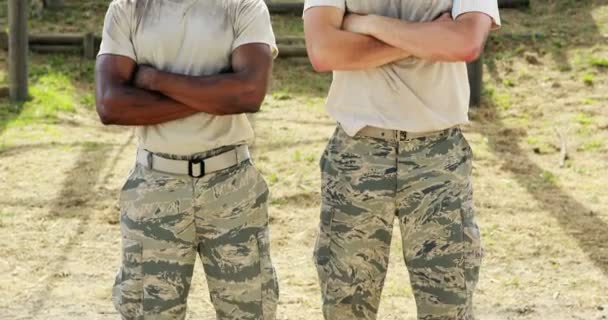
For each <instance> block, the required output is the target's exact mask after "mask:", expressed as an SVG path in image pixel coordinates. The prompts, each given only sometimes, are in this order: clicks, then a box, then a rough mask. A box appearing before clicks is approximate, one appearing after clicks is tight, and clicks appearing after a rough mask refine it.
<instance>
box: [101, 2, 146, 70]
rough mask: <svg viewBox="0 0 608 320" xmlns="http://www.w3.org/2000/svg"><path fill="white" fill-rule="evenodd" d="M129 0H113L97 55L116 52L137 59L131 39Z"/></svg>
mask: <svg viewBox="0 0 608 320" xmlns="http://www.w3.org/2000/svg"><path fill="white" fill-rule="evenodd" d="M126 3H127V2H124V1H122V2H119V1H113V2H112V3H111V4H110V7H109V9H108V12H107V13H106V18H105V22H104V24H103V32H102V36H101V46H100V49H99V53H98V54H97V56H100V55H102V54H115V55H120V56H125V57H128V58H131V59H133V60H134V61H136V60H137V58H136V55H135V48H134V47H133V42H132V41H131V19H132V16H131V14H129V12H127V11H128V8H127V7H126Z"/></svg>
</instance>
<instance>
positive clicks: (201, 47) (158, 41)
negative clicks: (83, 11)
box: [99, 0, 277, 155]
mask: <svg viewBox="0 0 608 320" xmlns="http://www.w3.org/2000/svg"><path fill="white" fill-rule="evenodd" d="M247 43H266V44H268V45H269V46H270V47H271V48H272V50H273V52H274V54H275V56H276V54H277V47H276V43H275V37H274V34H273V31H272V26H271V24H270V15H269V14H268V9H267V7H266V5H265V4H264V1H263V0H114V1H113V2H112V3H111V4H110V8H109V10H108V12H107V15H106V20H105V24H104V29H103V40H102V44H101V50H100V52H99V55H102V54H115V55H121V56H126V57H129V58H131V59H133V60H134V61H136V62H137V63H138V64H149V65H152V66H154V67H156V68H157V69H159V70H163V71H167V72H172V73H178V74H184V75H190V76H207V75H214V74H218V73H220V72H222V71H225V70H228V69H230V64H231V54H232V52H233V51H234V50H235V49H236V48H237V47H239V46H241V45H244V44H247ZM137 132H138V135H139V138H140V148H144V149H147V150H149V151H151V152H161V153H168V154H175V155H190V154H194V153H198V152H203V151H207V150H211V149H215V148H218V147H221V146H226V145H234V144H240V143H248V142H251V140H252V139H253V136H254V133H253V129H252V127H251V124H250V123H249V121H248V119H247V116H246V115H245V114H240V115H230V116H214V115H210V114H206V113H199V114H196V115H193V116H191V117H188V118H184V119H180V120H176V121H171V122H167V123H163V124H160V125H154V126H142V127H138V128H137Z"/></svg>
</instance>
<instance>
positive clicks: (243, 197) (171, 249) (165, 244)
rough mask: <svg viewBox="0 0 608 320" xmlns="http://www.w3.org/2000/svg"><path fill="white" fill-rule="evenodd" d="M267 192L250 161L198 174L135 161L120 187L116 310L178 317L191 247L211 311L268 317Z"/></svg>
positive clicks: (167, 319) (258, 319)
mask: <svg viewBox="0 0 608 320" xmlns="http://www.w3.org/2000/svg"><path fill="white" fill-rule="evenodd" d="M215 153H217V152H215ZM210 155H211V154H210V153H203V154H199V155H196V156H195V157H194V158H206V157H208V156H210ZM267 200H268V187H267V185H266V182H265V181H264V179H263V178H262V176H261V175H260V174H259V173H258V171H257V170H256V169H255V167H254V166H253V165H252V164H251V162H250V161H245V162H243V163H241V164H240V165H238V166H235V167H233V168H229V169H226V170H223V171H219V172H216V173H212V174H209V175H207V176H205V177H203V178H200V179H195V178H190V177H189V176H177V175H171V174H165V173H161V172H157V171H152V170H150V169H148V168H146V167H144V166H141V165H136V167H135V168H134V169H133V171H132V173H131V175H130V177H129V178H128V180H127V182H126V184H125V185H124V187H123V189H122V191H121V195H120V207H121V217H120V224H121V233H122V266H121V268H120V270H119V272H118V275H117V276H116V283H115V286H114V291H113V301H114V305H115V307H116V309H117V310H118V311H119V313H120V314H121V316H122V318H123V319H125V320H175V319H185V317H186V300H187V297H188V291H189V289H190V283H191V279H192V274H193V268H194V263H195V260H196V255H197V254H198V255H199V256H200V258H201V260H202V262H203V266H204V269H205V274H206V276H207V280H208V284H209V291H210V294H211V301H212V303H213V305H214V307H215V311H216V316H217V319H221V320H227V319H234V320H236V319H238V320H272V319H275V311H276V305H277V300H278V285H277V280H276V276H275V271H274V268H273V266H272V262H271V260H270V254H269V242H268V214H267Z"/></svg>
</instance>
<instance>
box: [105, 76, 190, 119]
mask: <svg viewBox="0 0 608 320" xmlns="http://www.w3.org/2000/svg"><path fill="white" fill-rule="evenodd" d="M97 109H98V113H99V115H100V118H101V121H102V122H103V123H104V124H113V125H124V126H142V125H156V124H162V123H165V122H169V121H173V120H178V119H182V118H186V117H189V116H191V115H194V114H196V113H199V111H198V110H194V109H192V108H190V107H188V106H186V105H184V104H182V103H179V102H177V101H175V100H173V99H171V98H168V97H166V96H163V95H162V94H159V93H156V92H150V91H147V90H143V89H139V88H135V87H132V86H130V85H128V84H124V85H117V86H113V87H109V88H104V93H103V95H102V96H101V97H100V99H98V103H97Z"/></svg>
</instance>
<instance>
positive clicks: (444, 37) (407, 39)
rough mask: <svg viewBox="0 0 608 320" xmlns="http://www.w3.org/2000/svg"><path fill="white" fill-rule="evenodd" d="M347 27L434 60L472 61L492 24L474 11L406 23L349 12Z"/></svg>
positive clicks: (481, 46) (415, 54)
mask: <svg viewBox="0 0 608 320" xmlns="http://www.w3.org/2000/svg"><path fill="white" fill-rule="evenodd" d="M345 26H346V28H347V30H349V31H352V32H357V33H361V34H366V35H369V36H373V37H375V38H377V39H378V40H381V41H383V42H385V43H387V44H389V45H391V46H395V47H397V48H401V49H403V50H405V51H407V52H410V53H411V54H412V55H414V56H416V57H418V58H421V59H426V60H434V61H467V62H468V61H473V60H475V59H477V58H478V57H479V55H480V54H481V52H482V50H483V46H484V43H485V40H486V38H487V36H488V33H489V32H490V28H491V27H492V18H490V16H488V15H486V14H484V13H479V12H471V13H466V14H463V15H461V16H459V17H458V18H457V19H456V20H455V21H453V20H451V19H446V16H445V15H444V16H442V17H440V19H437V20H435V21H432V22H407V21H402V20H399V19H394V18H389V17H382V16H376V15H367V16H362V15H356V14H349V15H348V16H347V17H346V24H345Z"/></svg>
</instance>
